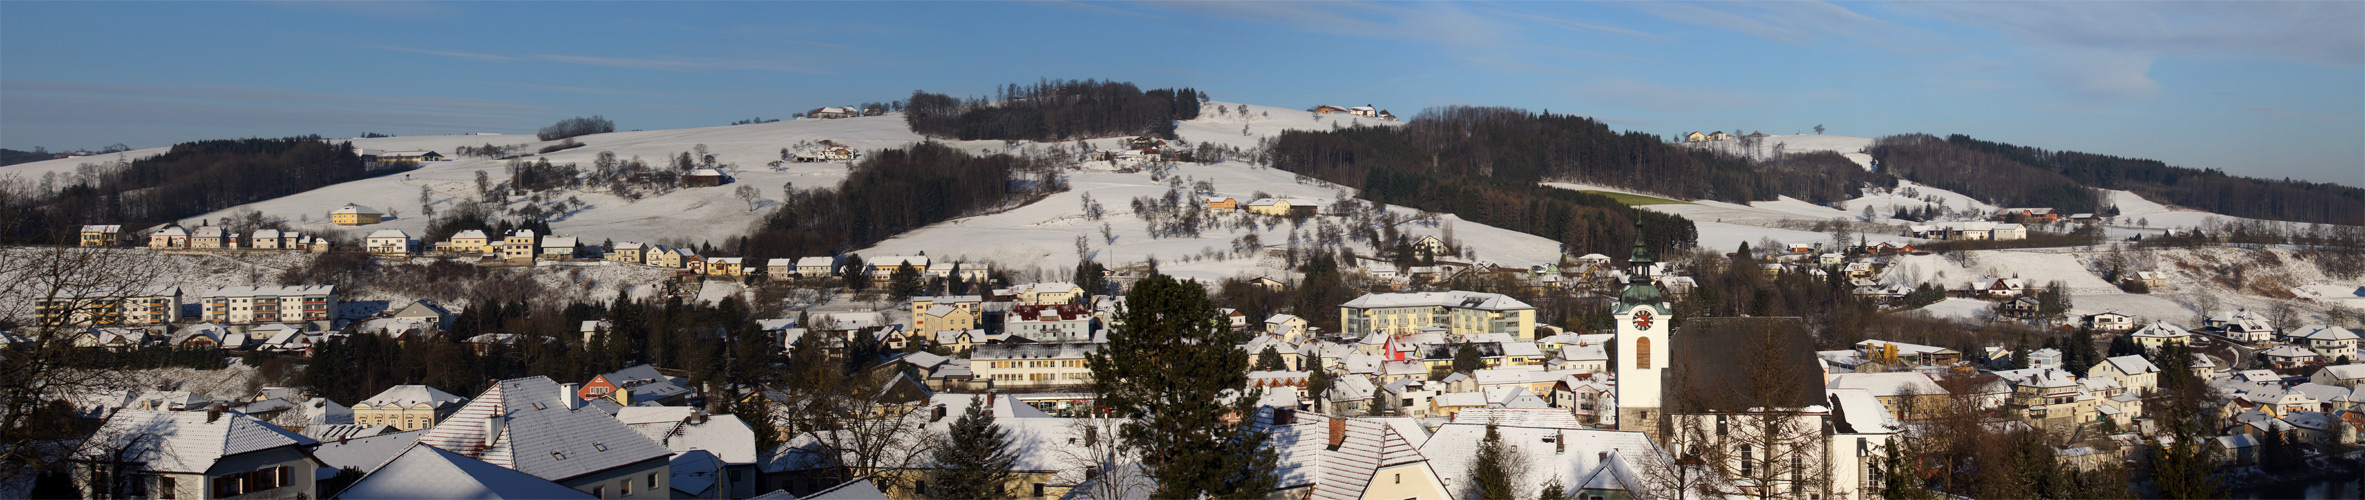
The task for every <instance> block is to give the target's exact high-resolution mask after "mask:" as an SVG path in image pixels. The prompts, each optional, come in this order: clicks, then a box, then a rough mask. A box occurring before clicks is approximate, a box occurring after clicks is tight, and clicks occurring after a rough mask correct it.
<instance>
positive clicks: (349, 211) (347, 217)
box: [328, 203, 386, 226]
mask: <svg viewBox="0 0 2365 500" xmlns="http://www.w3.org/2000/svg"><path fill="white" fill-rule="evenodd" d="M385 217H386V213H385V212H379V211H378V209H375V208H370V207H365V206H361V205H355V204H351V203H347V204H345V206H344V207H342V208H338V209H336V210H331V211H329V213H328V221H329V223H331V224H336V225H339V226H359V225H364V224H376V223H378V221H379V220H380V219H383V218H385Z"/></svg>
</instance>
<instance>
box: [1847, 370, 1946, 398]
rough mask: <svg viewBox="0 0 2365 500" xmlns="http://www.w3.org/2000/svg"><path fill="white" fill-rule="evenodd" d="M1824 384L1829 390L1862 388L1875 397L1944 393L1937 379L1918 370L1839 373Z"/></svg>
mask: <svg viewBox="0 0 2365 500" xmlns="http://www.w3.org/2000/svg"><path fill="white" fill-rule="evenodd" d="M1825 386H1826V387H1827V388H1829V389H1831V390H1835V391H1836V390H1849V389H1854V390H1862V391H1865V392H1867V393H1870V394H1872V395H1873V396H1876V397H1896V396H1903V395H1906V394H1907V393H1912V394H1915V395H1923V394H1946V393H1947V392H1946V388H1945V387H1940V386H1939V385H1938V381H1936V380H1931V379H1930V376H1929V375H1924V374H1922V373H1920V372H1883V373H1840V374H1834V375H1832V376H1831V377H1830V382H1828V383H1826V384H1825Z"/></svg>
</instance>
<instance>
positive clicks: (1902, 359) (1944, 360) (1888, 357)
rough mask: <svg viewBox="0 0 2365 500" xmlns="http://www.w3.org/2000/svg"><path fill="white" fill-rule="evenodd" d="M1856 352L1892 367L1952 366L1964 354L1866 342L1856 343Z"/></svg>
mask: <svg viewBox="0 0 2365 500" xmlns="http://www.w3.org/2000/svg"><path fill="white" fill-rule="evenodd" d="M1856 352H1857V353H1859V355H1861V356H1863V358H1864V359H1866V360H1870V361H1873V362H1877V363H1882V364H1887V365H1890V366H1929V365H1938V366H1944V365H1952V364H1955V363H1956V362H1959V361H1962V357H1963V353H1962V352H1961V351H1956V350H1953V349H1947V348H1944V347H1936V346H1926V345H1921V344H1908V343H1904V342H1890V341H1886V340H1866V341H1863V342H1857V343H1856Z"/></svg>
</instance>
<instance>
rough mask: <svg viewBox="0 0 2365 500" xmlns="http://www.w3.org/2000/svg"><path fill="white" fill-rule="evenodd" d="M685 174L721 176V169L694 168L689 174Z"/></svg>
mask: <svg viewBox="0 0 2365 500" xmlns="http://www.w3.org/2000/svg"><path fill="white" fill-rule="evenodd" d="M685 175H688V176H690V177H722V176H723V171H721V170H715V169H711V168H701V169H695V170H691V171H690V173H689V174H685Z"/></svg>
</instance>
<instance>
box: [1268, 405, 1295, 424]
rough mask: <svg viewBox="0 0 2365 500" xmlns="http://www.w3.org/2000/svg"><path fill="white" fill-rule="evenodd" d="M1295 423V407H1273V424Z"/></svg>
mask: <svg viewBox="0 0 2365 500" xmlns="http://www.w3.org/2000/svg"><path fill="white" fill-rule="evenodd" d="M1296 424H1297V409H1295V408H1274V409H1273V425H1296Z"/></svg>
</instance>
